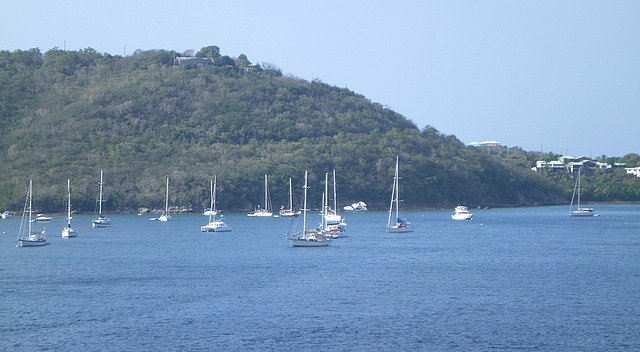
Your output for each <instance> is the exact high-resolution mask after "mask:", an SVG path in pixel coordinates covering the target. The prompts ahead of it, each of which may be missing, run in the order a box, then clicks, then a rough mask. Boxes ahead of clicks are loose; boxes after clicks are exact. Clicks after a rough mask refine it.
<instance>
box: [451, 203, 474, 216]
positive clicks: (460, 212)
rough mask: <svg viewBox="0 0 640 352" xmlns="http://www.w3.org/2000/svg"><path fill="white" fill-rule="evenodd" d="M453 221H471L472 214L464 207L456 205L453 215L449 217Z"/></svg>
mask: <svg viewBox="0 0 640 352" xmlns="http://www.w3.org/2000/svg"><path fill="white" fill-rule="evenodd" d="M451 219H453V220H472V219H473V214H471V213H470V212H469V208H468V207H466V206H464V205H458V206H457V207H456V208H455V210H454V213H453V214H452V215H451Z"/></svg>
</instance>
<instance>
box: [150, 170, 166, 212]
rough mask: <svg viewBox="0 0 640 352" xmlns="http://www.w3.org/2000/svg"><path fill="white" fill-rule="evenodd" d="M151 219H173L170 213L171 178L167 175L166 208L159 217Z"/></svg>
mask: <svg viewBox="0 0 640 352" xmlns="http://www.w3.org/2000/svg"><path fill="white" fill-rule="evenodd" d="M149 220H154V221H155V220H158V221H169V220H171V214H169V178H168V177H167V191H166V195H165V197H164V210H163V211H162V214H161V215H160V216H159V217H157V218H151V219H149Z"/></svg>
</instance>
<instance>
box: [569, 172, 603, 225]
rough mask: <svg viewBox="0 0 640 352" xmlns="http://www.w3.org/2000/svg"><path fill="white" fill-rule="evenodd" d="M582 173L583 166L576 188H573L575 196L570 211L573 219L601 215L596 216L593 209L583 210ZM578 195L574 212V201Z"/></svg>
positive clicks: (572, 197) (572, 198)
mask: <svg viewBox="0 0 640 352" xmlns="http://www.w3.org/2000/svg"><path fill="white" fill-rule="evenodd" d="M581 171H582V166H580V167H579V168H578V176H577V179H576V183H575V186H574V187H573V195H572V196H571V206H570V207H569V210H570V211H571V216H572V217H581V218H582V217H590V216H600V214H596V213H595V211H594V210H593V208H582V207H580V194H581V193H582V190H581V185H580V174H581ZM576 194H577V195H578V201H577V208H576V209H575V210H573V200H574V198H575V197H576Z"/></svg>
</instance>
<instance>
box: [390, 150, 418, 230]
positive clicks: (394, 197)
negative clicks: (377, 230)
mask: <svg viewBox="0 0 640 352" xmlns="http://www.w3.org/2000/svg"><path fill="white" fill-rule="evenodd" d="M399 180H400V177H399V176H398V157H397V156H396V173H395V175H394V176H393V190H392V191H391V206H390V207H389V220H388V221H387V232H389V233H402V232H413V225H411V223H410V222H408V221H406V220H405V219H402V218H401V217H400V209H399V208H400V202H401V200H400V194H399V193H400V192H399V191H400V189H399V188H400V187H399V186H400V184H399V182H398V181H399ZM394 210H395V214H394ZM392 218H395V221H393V220H392Z"/></svg>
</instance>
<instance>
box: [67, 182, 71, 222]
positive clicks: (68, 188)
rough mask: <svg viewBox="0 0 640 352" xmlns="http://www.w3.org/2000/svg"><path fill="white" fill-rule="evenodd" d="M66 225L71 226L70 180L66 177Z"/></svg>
mask: <svg viewBox="0 0 640 352" xmlns="http://www.w3.org/2000/svg"><path fill="white" fill-rule="evenodd" d="M67 199H68V200H67V225H68V227H71V180H70V179H67Z"/></svg>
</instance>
